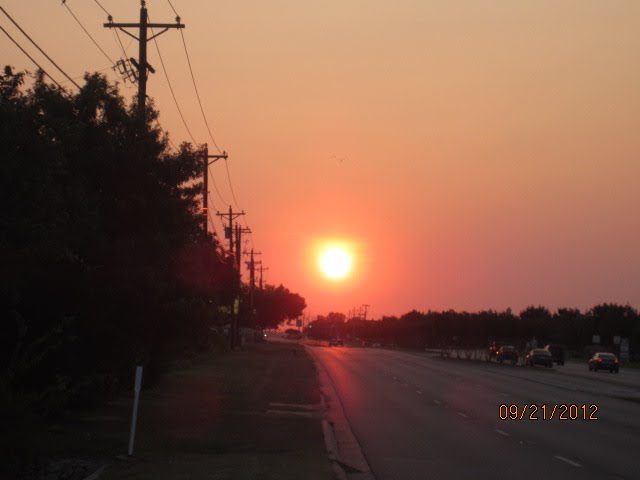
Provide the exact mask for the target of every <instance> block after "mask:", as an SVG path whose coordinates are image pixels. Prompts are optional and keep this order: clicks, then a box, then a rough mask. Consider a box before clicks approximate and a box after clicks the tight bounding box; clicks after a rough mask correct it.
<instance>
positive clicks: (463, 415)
mask: <svg viewBox="0 0 640 480" xmlns="http://www.w3.org/2000/svg"><path fill="white" fill-rule="evenodd" d="M458 415H460V416H461V417H462V418H469V415H466V414H464V413H462V412H458Z"/></svg>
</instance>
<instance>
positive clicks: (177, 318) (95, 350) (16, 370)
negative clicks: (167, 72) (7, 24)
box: [0, 67, 229, 409]
mask: <svg viewBox="0 0 640 480" xmlns="http://www.w3.org/2000/svg"><path fill="white" fill-rule="evenodd" d="M24 81H25V74H24V73H14V72H13V71H12V70H11V69H10V68H8V67H7V68H5V70H4V74H3V75H0V142H1V144H2V157H1V160H0V261H1V262H2V265H3V268H2V271H1V272H0V312H1V313H2V319H3V323H2V324H1V325H0V329H1V331H0V338H1V339H2V341H1V342H2V344H1V346H2V347H3V348H2V352H0V374H1V375H2V377H1V379H2V383H3V385H4V387H3V388H5V389H11V390H13V391H15V392H17V391H20V392H23V393H24V394H28V395H30V396H31V397H30V398H33V399H34V401H36V402H39V403H40V404H48V405H55V408H56V409H59V408H64V407H65V406H66V404H67V403H69V402H71V403H73V401H74V398H77V399H80V398H86V391H87V389H88V388H95V389H98V390H100V389H102V390H105V389H111V387H112V386H113V385H116V384H117V383H118V381H119V379H127V375H129V372H130V370H131V367H132V365H133V364H134V363H137V362H143V363H145V364H146V365H147V366H148V367H150V368H149V369H147V375H146V380H147V381H148V380H152V379H153V372H154V371H155V370H156V369H155V368H154V367H157V366H158V365H160V364H161V363H163V362H164V361H166V356H167V355H168V353H169V352H170V351H174V350H179V349H182V348H190V347H191V346H193V344H194V342H196V341H199V340H197V339H198V338H199V336H200V334H201V333H202V332H203V331H206V330H207V329H206V328H205V327H206V325H207V323H208V322H212V321H214V320H215V319H214V318H213V314H212V313H210V312H213V311H215V308H212V306H211V303H210V302H217V301H218V299H219V298H222V297H224V295H225V289H226V285H227V283H228V280H227V276H228V270H229V269H228V268H227V269H225V266H224V265H223V264H222V263H221V262H220V261H219V258H218V256H217V255H216V254H215V246H214V245H213V243H212V241H211V239H206V240H205V239H202V235H201V233H200V230H199V225H200V218H199V212H198V203H197V195H198V193H199V192H200V191H201V187H200V184H199V183H198V182H197V181H196V180H197V178H198V177H199V174H200V165H201V160H200V158H199V156H198V152H197V151H196V150H195V149H194V148H193V147H192V146H191V145H189V144H186V143H185V144H183V145H181V146H180V148H179V150H178V151H171V150H170V149H169V148H168V139H167V134H166V133H165V132H163V131H162V130H160V129H159V128H158V127H157V126H156V125H157V123H156V120H157V118H158V112H157V111H155V110H154V109H153V105H152V104H151V105H149V106H148V108H147V124H146V125H145V128H144V129H143V130H140V128H139V124H138V123H137V119H136V116H135V111H134V110H133V107H130V106H127V105H126V103H125V101H124V99H123V98H122V97H121V96H120V94H119V92H118V89H117V87H116V86H114V85H110V84H109V83H108V82H107V81H106V79H105V78H104V77H103V76H101V75H97V74H94V75H86V76H85V83H84V86H83V87H82V88H81V90H80V91H79V92H78V93H75V94H70V93H69V92H67V91H65V90H64V89H61V88H58V87H55V86H52V85H50V84H47V83H46V82H45V81H44V78H43V75H42V73H38V74H36V75H35V77H34V78H33V84H32V86H31V88H29V89H26V88H25V87H24ZM198 264H204V265H207V273H206V275H205V277H207V278H200V274H201V273H202V272H197V271H196V270H195V269H194V268H191V267H190V265H191V266H193V265H198ZM150 373H151V375H149V374H150ZM88 385H90V386H91V387H88ZM52 408H53V407H52Z"/></svg>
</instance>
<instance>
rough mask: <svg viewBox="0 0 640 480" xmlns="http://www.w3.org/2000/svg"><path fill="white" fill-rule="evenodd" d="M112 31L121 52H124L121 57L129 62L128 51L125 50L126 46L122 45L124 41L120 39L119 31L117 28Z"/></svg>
mask: <svg viewBox="0 0 640 480" xmlns="http://www.w3.org/2000/svg"><path fill="white" fill-rule="evenodd" d="M111 30H113V35H114V36H115V38H116V41H117V42H118V44H119V45H120V50H122V57H121V58H122V60H128V55H127V49H126V48H124V44H123V43H122V39H121V38H120V34H119V33H118V29H117V28H113V29H111Z"/></svg>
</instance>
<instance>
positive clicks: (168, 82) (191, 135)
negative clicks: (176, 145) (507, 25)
mask: <svg viewBox="0 0 640 480" xmlns="http://www.w3.org/2000/svg"><path fill="white" fill-rule="evenodd" d="M151 34H152V35H154V36H155V33H154V31H153V28H151ZM153 42H154V43H155V45H156V50H157V51H158V57H159V58H160V64H161V65H162V71H163V72H164V76H165V78H166V79H167V84H168V85H169V90H170V91H171V96H172V97H173V101H174V102H175V104H176V108H177V109H178V113H179V114H180V118H181V119H182V123H183V124H184V128H186V129H187V133H188V134H189V136H190V137H191V140H192V141H193V143H194V145H197V146H199V144H198V142H196V139H195V138H194V137H193V134H192V133H191V130H190V129H189V125H187V121H186V120H185V119H184V115H183V114H182V110H181V109H180V105H179V104H178V99H177V98H176V94H175V93H174V91H173V87H172V86H171V81H170V80H169V74H168V73H167V68H166V67H165V64H164V60H163V59H162V54H161V53H160V46H159V45H158V40H157V39H156V38H154V39H153Z"/></svg>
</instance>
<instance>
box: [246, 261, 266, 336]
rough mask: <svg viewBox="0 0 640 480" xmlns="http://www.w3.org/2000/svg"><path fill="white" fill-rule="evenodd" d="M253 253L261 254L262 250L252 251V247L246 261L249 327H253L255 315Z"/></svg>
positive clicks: (254, 263)
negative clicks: (247, 270)
mask: <svg viewBox="0 0 640 480" xmlns="http://www.w3.org/2000/svg"><path fill="white" fill-rule="evenodd" d="M254 255H262V252H254V251H253V248H252V249H251V257H250V260H249V261H248V262H246V263H247V267H249V306H250V313H249V315H250V318H251V327H252V328H255V315H254V301H253V300H254V292H255V289H256V274H255V269H256V263H257V262H256V261H255V259H254Z"/></svg>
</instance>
